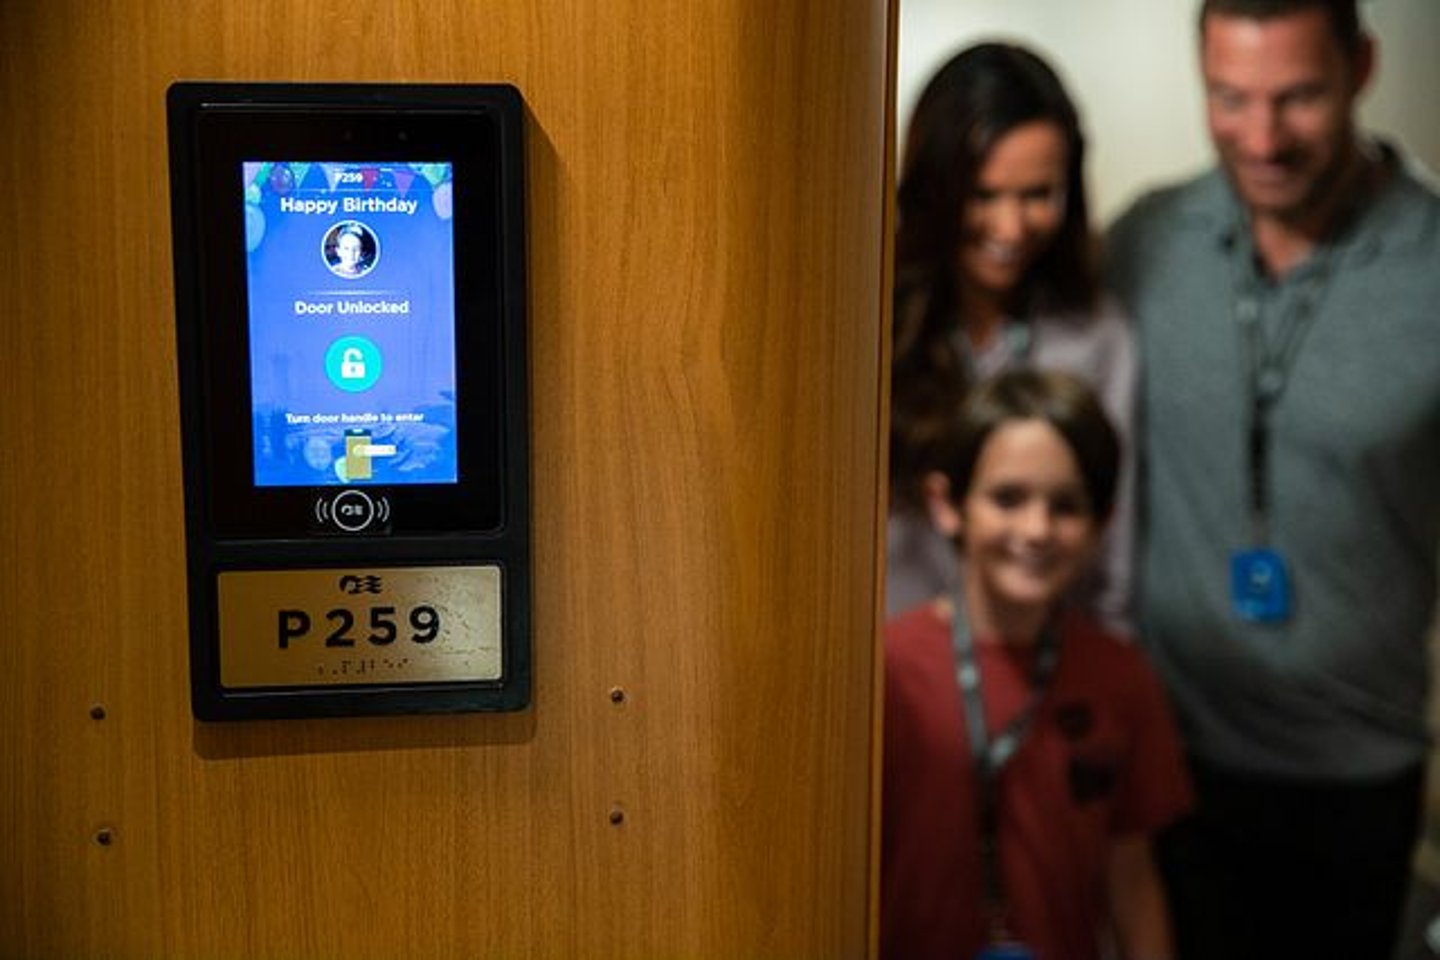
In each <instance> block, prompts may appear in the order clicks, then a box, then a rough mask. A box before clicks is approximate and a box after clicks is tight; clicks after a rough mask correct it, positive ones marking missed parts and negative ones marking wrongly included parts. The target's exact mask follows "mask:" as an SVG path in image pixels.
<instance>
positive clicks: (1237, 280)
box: [1234, 244, 1331, 545]
mask: <svg viewBox="0 0 1440 960" xmlns="http://www.w3.org/2000/svg"><path fill="white" fill-rule="evenodd" d="M1239 246H1240V247H1241V253H1240V255H1239V256H1238V257H1237V258H1236V261H1235V264H1234V273H1235V277H1234V290H1235V308H1234V309H1235V323H1236V326H1237V328H1238V330H1239V332H1240V344H1241V352H1242V353H1243V354H1244V356H1245V375H1246V381H1247V382H1246V387H1247V389H1248V392H1249V401H1250V424H1249V433H1248V437H1247V440H1248V443H1247V448H1246V452H1247V454H1248V461H1249V470H1248V473H1249V476H1248V479H1249V492H1250V521H1251V528H1252V531H1253V535H1254V538H1255V542H1256V544H1257V545H1259V544H1264V543H1266V542H1268V541H1269V538H1270V450H1271V436H1272V424H1271V417H1272V415H1273V414H1274V411H1275V407H1276V405H1277V404H1278V403H1279V401H1280V398H1281V396H1283V395H1284V393H1285V388H1286V387H1288V386H1289V385H1290V373H1291V371H1292V370H1293V369H1294V367H1295V359H1296V357H1298V356H1299V354H1300V345H1301V343H1302V342H1303V341H1304V339H1305V335H1306V334H1307V333H1309V332H1310V328H1311V327H1312V326H1314V323H1315V316H1316V314H1317V313H1318V312H1319V310H1320V306H1321V303H1322V302H1323V300H1324V297H1325V293H1326V290H1327V288H1328V286H1329V282H1330V276H1331V270H1330V257H1331V250H1330V247H1329V245H1328V244H1327V245H1322V246H1320V247H1319V248H1317V250H1316V252H1315V254H1314V258H1313V263H1312V265H1311V269H1310V271H1309V276H1308V277H1306V278H1305V279H1304V280H1303V281H1301V283H1300V286H1299V289H1297V290H1296V291H1295V293H1294V295H1293V297H1292V299H1291V303H1290V309H1289V310H1287V311H1286V312H1285V314H1284V315H1283V316H1281V317H1280V318H1279V322H1278V323H1277V324H1276V325H1275V335H1274V337H1273V339H1272V338H1270V337H1267V336H1266V335H1265V324H1264V316H1263V314H1262V311H1261V299H1262V298H1261V290H1260V281H1259V280H1258V279H1257V278H1256V277H1255V274H1254V269H1253V267H1252V266H1251V264H1250V257H1251V254H1250V251H1249V249H1248V245H1246V244H1240V245H1239ZM1246 276H1248V277H1249V279H1248V280H1247V279H1242V278H1245V277H1246Z"/></svg>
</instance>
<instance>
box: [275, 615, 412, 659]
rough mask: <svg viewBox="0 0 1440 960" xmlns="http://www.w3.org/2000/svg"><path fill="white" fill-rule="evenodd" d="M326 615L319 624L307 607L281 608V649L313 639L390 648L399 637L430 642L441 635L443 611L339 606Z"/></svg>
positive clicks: (340, 644)
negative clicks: (354, 608) (402, 611)
mask: <svg viewBox="0 0 1440 960" xmlns="http://www.w3.org/2000/svg"><path fill="white" fill-rule="evenodd" d="M322 617H323V622H320V623H317V622H316V620H315V618H313V617H311V615H310V614H309V613H308V612H307V611H305V610H293V609H292V610H280V611H278V614H277V617H276V625H275V638H276V641H277V643H278V644H279V647H280V649H281V650H289V649H290V648H291V646H292V644H299V643H301V642H304V641H308V640H312V639H313V640H316V641H319V642H322V643H323V645H324V646H326V647H353V646H355V645H356V644H357V643H368V644H371V645H372V646H376V647H388V646H389V645H390V644H392V643H395V642H396V641H397V640H404V641H406V642H409V643H419V644H426V643H430V642H431V641H433V640H434V639H435V638H436V637H438V636H439V635H440V613H439V611H437V610H436V609H435V608H434V607H432V606H430V605H429V604H419V605H418V606H414V607H410V608H409V609H408V610H406V611H405V612H404V613H403V614H402V613H401V612H400V610H399V608H397V607H385V606H375V607H366V608H363V609H362V610H351V609H350V608H348V607H336V608H335V609H333V610H327V611H325V613H324V614H323V615H322ZM322 636H323V638H324V639H323V641H321V639H320V638H321V637H322Z"/></svg>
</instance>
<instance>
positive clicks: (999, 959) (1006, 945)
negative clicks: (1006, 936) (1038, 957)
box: [975, 940, 1035, 960]
mask: <svg viewBox="0 0 1440 960" xmlns="http://www.w3.org/2000/svg"><path fill="white" fill-rule="evenodd" d="M975 960H1035V951H1033V950H1031V949H1030V948H1029V947H1027V946H1025V944H1023V943H1017V942H1016V941H1014V940H1006V941H1005V942H1003V943H991V944H986V945H985V946H983V947H981V948H980V952H979V953H977V954H975Z"/></svg>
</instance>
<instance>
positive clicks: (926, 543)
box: [886, 43, 1136, 629]
mask: <svg viewBox="0 0 1440 960" xmlns="http://www.w3.org/2000/svg"><path fill="white" fill-rule="evenodd" d="M1084 158H1085V141H1084V137H1083V136H1082V134H1081V132H1080V123H1079V118H1078V115H1077V113H1076V111H1075V107H1074V105H1073V103H1072V102H1071V100H1070V98H1069V96H1068V95H1067V94H1066V93H1065V89H1064V87H1063V86H1062V85H1061V83H1060V81H1059V79H1058V78H1057V77H1056V75H1055V73H1054V71H1053V70H1051V69H1050V67H1049V66H1047V65H1046V64H1045V62H1044V61H1042V60H1041V59H1040V58H1039V57H1037V56H1035V55H1034V54H1033V53H1030V52H1029V51H1027V50H1024V49H1022V48H1020V47H1016V46H1012V45H1008V44H999V43H986V44H981V45H979V46H975V47H971V48H969V49H967V50H964V51H962V52H961V53H959V54H958V55H956V56H955V57H954V58H952V59H951V60H950V61H949V62H948V63H947V64H945V66H943V67H942V68H941V69H940V71H939V72H938V73H937V74H936V75H935V76H934V78H933V79H932V80H931V81H930V83H929V85H928V86H927V87H926V88H925V91H924V92H923V93H922V94H921V96H920V100H919V103H918V104H917V106H916V108H915V112H914V115H913V116H912V118H911V121H910V128H909V131H908V134H907V138H906V147H905V156H904V161H903V164H902V167H901V175H900V186H899V202H898V205H899V235H898V237H897V239H896V291H895V333H894V337H895V339H894V350H893V367H892V378H891V380H892V383H891V389H892V408H891V486H892V491H893V501H892V505H891V510H890V524H889V533H888V538H889V548H888V569H889V573H888V581H887V587H886V608H887V612H888V613H889V614H891V615H894V614H896V613H899V612H901V611H903V610H906V609H908V608H910V607H913V606H915V605H917V604H920V603H924V602H926V601H928V600H930V599H932V598H934V597H935V596H938V595H940V594H943V593H946V592H948V591H950V590H952V589H953V588H954V585H955V582H956V566H955V560H954V551H953V549H952V547H951V545H950V542H949V540H948V537H947V536H946V534H945V532H944V531H943V530H940V529H937V528H936V526H935V524H934V523H933V522H932V518H931V517H930V516H929V515H928V511H927V509H926V507H925V495H924V490H923V489H922V487H923V480H922V478H923V477H924V476H925V475H926V474H927V473H929V472H931V471H932V470H933V462H932V455H931V453H930V452H929V451H928V447H929V445H930V444H931V443H932V441H933V438H934V437H935V436H937V435H938V434H940V433H942V432H943V423H944V421H945V419H946V418H949V417H952V416H954V415H955V411H956V410H957V409H958V407H959V405H960V403H961V402H962V401H963V399H964V397H965V395H966V393H967V392H968V391H969V389H970V387H971V386H972V385H973V384H974V383H976V382H978V381H979V380H981V379H983V378H984V377H986V376H989V375H991V374H993V373H996V372H998V371H1000V370H1003V369H1006V368H1009V367H1016V366H1026V367H1029V366H1034V367H1041V368H1055V369H1061V370H1066V371H1068V372H1071V373H1074V374H1075V375H1077V376H1079V377H1081V378H1082V379H1083V380H1085V381H1087V382H1088V383H1089V384H1090V385H1091V386H1092V387H1093V388H1094V389H1095V390H1096V392H1097V393H1098V394H1099V395H1100V397H1101V400H1102V402H1103V403H1104V405H1105V408H1106V412H1107V413H1108V414H1109V415H1110V417H1111V418H1112V419H1113V420H1114V421H1115V423H1116V424H1117V425H1118V426H1119V428H1120V431H1121V434H1122V439H1125V440H1128V439H1129V437H1130V435H1131V426H1132V422H1133V397H1134V389H1135V377H1136V369H1135V351H1134V347H1133V344H1132V341H1131V337H1130V331H1129V328H1128V325H1127V324H1126V323H1125V321H1124V319H1123V318H1122V317H1121V316H1120V315H1119V313H1118V312H1117V310H1116V308H1115V306H1114V304H1113V302H1112V301H1111V300H1110V299H1109V298H1107V297H1104V296H1102V294H1101V293H1100V291H1099V287H1098V282H1097V277H1096V265H1095V248H1094V243H1093V237H1092V233H1091V230H1090V222H1089V211H1088V207H1087V205H1086V201H1085V187H1084V176H1083V170H1084ZM1132 472H1133V458H1132V457H1127V459H1126V466H1125V468H1124V471H1123V474H1122V481H1121V492H1120V503H1119V507H1118V509H1117V511H1116V515H1115V518H1114V522H1113V523H1112V526H1111V529H1110V532H1109V535H1108V540H1107V543H1106V546H1105V549H1104V557H1103V560H1102V563H1101V565H1100V566H1099V568H1098V571H1097V574H1096V576H1094V577H1092V578H1091V579H1090V580H1089V581H1088V582H1087V583H1085V584H1083V585H1082V586H1081V587H1080V588H1079V589H1080V592H1081V593H1083V594H1084V595H1085V597H1086V598H1087V601H1088V602H1089V604H1090V605H1091V606H1092V607H1093V608H1094V610H1095V612H1096V613H1098V614H1099V615H1100V617H1101V619H1102V620H1104V621H1105V622H1106V623H1107V625H1109V626H1112V627H1116V628H1120V629H1124V628H1125V627H1126V626H1127V623H1128V609H1129V568H1130V552H1131V551H1130V535H1131V527H1132V520H1131V512H1132V511H1131V507H1130V503H1131V498H1130V495H1129V489H1130V485H1131V484H1130V475H1131V473H1132Z"/></svg>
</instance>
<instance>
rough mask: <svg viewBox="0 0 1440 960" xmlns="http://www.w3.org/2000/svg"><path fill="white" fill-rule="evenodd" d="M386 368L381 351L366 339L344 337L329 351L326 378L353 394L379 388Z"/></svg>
mask: <svg viewBox="0 0 1440 960" xmlns="http://www.w3.org/2000/svg"><path fill="white" fill-rule="evenodd" d="M382 367H383V362H382V360H381V358H380V348H379V347H377V346H375V344H374V343H373V342H372V341H370V340H367V339H366V338H365V337H354V336H351V337H341V338H340V339H338V340H336V341H335V342H334V343H332V344H330V347H329V349H327V350H326V351H325V375H326V376H327V377H329V378H330V382H331V383H333V384H335V386H337V387H339V388H340V389H341V390H345V391H347V392H349V393H360V392H361V391H362V390H369V389H370V388H371V387H373V386H375V381H376V380H379V379H380V371H381V368H382Z"/></svg>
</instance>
